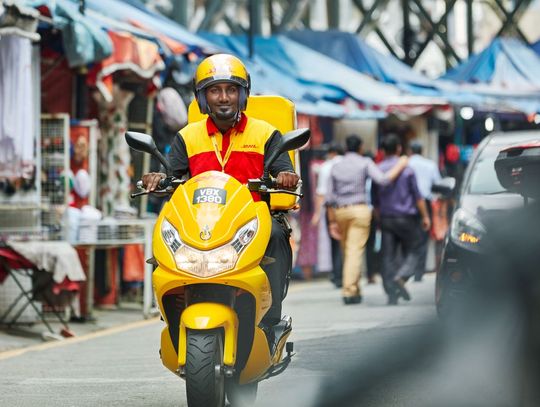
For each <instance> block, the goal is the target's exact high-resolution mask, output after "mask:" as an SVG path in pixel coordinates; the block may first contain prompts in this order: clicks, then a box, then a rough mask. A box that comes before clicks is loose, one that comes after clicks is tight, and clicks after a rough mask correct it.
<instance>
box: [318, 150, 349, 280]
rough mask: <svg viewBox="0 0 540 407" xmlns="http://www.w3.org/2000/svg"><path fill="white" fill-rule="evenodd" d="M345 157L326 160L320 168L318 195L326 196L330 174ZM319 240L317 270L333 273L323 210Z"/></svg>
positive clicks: (330, 249)
mask: <svg viewBox="0 0 540 407" xmlns="http://www.w3.org/2000/svg"><path fill="white" fill-rule="evenodd" d="M342 159H343V156H341V155H336V156H335V157H332V158H331V159H329V160H326V161H325V162H324V163H322V164H321V165H320V166H319V169H318V178H317V191H316V192H317V195H324V196H326V192H327V191H328V186H329V182H330V174H331V171H332V167H333V165H334V164H335V163H337V162H339V161H341V160H342ZM317 232H318V236H317V237H318V240H317V270H318V271H320V272H326V271H332V269H333V265H332V242H331V240H330V235H329V234H328V224H327V223H326V211H325V209H324V208H321V218H320V220H319V228H318V230H317Z"/></svg>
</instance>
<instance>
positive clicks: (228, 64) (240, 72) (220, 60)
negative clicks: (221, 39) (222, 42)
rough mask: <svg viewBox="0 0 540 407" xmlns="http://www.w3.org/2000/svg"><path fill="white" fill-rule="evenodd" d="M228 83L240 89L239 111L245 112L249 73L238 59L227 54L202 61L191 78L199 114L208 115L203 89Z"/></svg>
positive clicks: (249, 84) (216, 55)
mask: <svg viewBox="0 0 540 407" xmlns="http://www.w3.org/2000/svg"><path fill="white" fill-rule="evenodd" d="M220 82H230V83H234V84H236V85H238V86H239V87H240V95H239V99H238V109H239V111H244V110H246V106H247V98H248V96H249V90H250V86H251V83H250V78H249V73H248V71H247V69H246V67H245V66H244V64H243V63H242V61H240V59H238V58H236V57H235V56H233V55H229V54H215V55H212V56H209V57H208V58H205V59H203V60H202V62H201V63H200V64H199V66H198V67H197V71H196V72H195V76H194V78H193V92H194V93H195V99H197V103H198V105H199V109H200V111H201V113H210V112H209V110H208V104H207V102H206V95H205V89H206V88H207V87H209V86H210V85H213V84H214V83H220Z"/></svg>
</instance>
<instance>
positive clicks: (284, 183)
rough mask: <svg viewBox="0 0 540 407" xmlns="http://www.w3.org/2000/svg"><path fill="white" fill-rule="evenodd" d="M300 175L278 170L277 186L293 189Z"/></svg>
mask: <svg viewBox="0 0 540 407" xmlns="http://www.w3.org/2000/svg"><path fill="white" fill-rule="evenodd" d="M299 180H300V177H299V176H298V174H296V173H294V172H285V171H283V172H280V173H279V174H278V176H277V178H276V183H277V186H278V188H283V189H295V188H296V185H297V184H298V181H299Z"/></svg>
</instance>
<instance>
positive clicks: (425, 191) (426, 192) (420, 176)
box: [409, 142, 441, 281]
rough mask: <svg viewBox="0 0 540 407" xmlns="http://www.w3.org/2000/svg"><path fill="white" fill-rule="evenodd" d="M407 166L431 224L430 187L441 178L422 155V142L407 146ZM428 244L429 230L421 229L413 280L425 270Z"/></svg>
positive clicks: (431, 163)
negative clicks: (410, 170)
mask: <svg viewBox="0 0 540 407" xmlns="http://www.w3.org/2000/svg"><path fill="white" fill-rule="evenodd" d="M409 167H411V168H412V169H413V171H414V175H415V176H416V183H417V185H418V190H419V191H420V195H422V197H423V198H424V200H425V201H426V208H427V210H428V214H429V220H430V222H431V224H433V213H432V208H431V203H432V194H431V187H432V186H433V184H435V183H436V182H438V181H439V180H440V179H441V173H440V172H439V168H438V167H437V164H435V162H434V161H432V160H430V159H429V158H426V157H423V156H422V144H420V143H419V142H413V143H411V145H410V146H409ZM428 245H429V231H428V230H422V245H421V249H420V254H419V256H420V258H419V261H418V267H417V269H416V272H415V274H414V280H415V281H421V280H422V277H423V275H424V273H425V272H426V258H427V252H428Z"/></svg>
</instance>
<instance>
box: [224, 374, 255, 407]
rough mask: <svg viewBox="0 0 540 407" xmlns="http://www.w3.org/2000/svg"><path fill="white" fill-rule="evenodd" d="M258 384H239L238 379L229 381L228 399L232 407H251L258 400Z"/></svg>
mask: <svg viewBox="0 0 540 407" xmlns="http://www.w3.org/2000/svg"><path fill="white" fill-rule="evenodd" d="M258 387H259V383H258V382H253V383H247V384H238V379H237V378H232V379H229V380H227V383H226V391H227V399H228V400H229V403H231V406H232V407H250V406H253V405H254V404H255V400H256V399H257V388H258Z"/></svg>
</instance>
